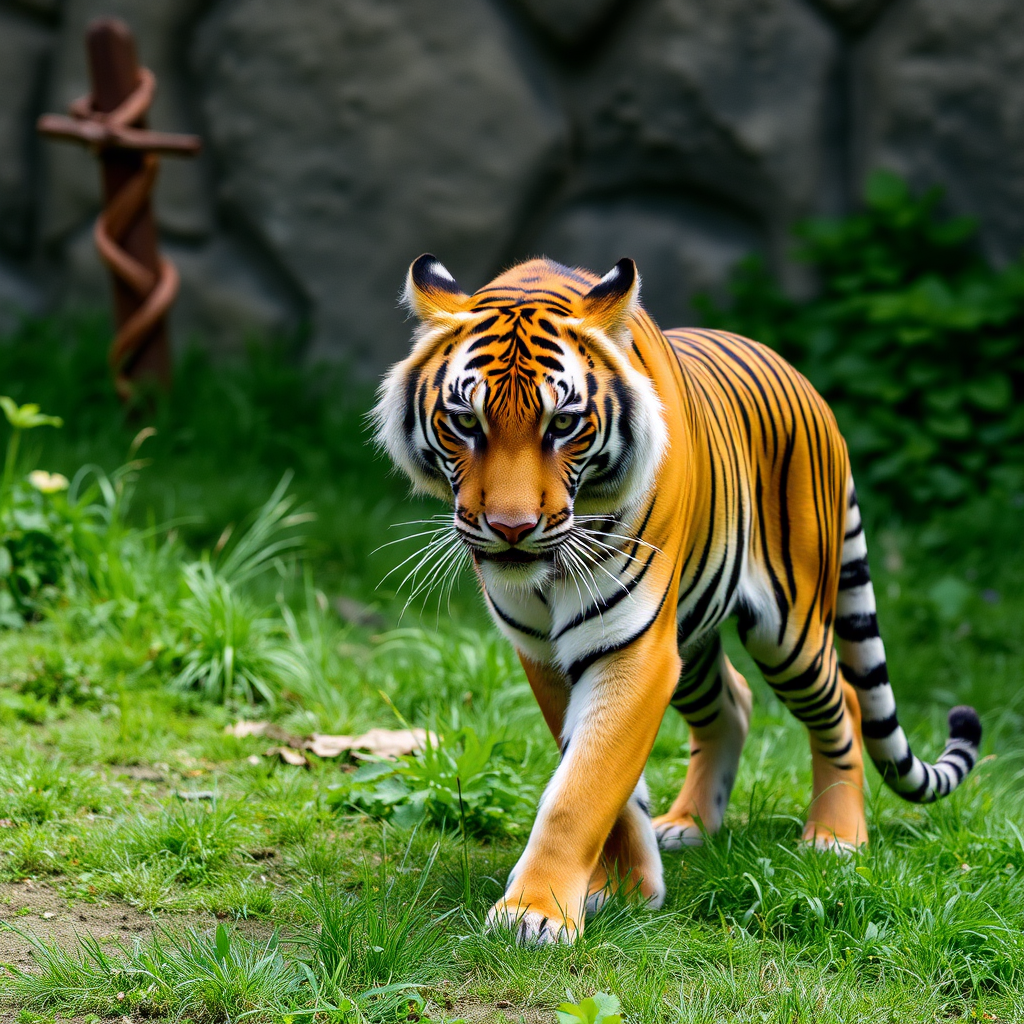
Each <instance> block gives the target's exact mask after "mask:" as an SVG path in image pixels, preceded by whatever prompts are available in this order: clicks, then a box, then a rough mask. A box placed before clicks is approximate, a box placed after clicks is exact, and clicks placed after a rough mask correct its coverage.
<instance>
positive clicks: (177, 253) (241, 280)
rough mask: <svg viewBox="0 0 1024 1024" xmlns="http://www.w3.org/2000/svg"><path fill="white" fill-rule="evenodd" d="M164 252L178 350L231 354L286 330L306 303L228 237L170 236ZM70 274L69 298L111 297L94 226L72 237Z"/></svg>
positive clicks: (78, 301) (70, 301) (74, 302)
mask: <svg viewBox="0 0 1024 1024" xmlns="http://www.w3.org/2000/svg"><path fill="white" fill-rule="evenodd" d="M163 252H164V255H165V256H167V258H168V259H170V260H172V261H173V262H174V265H175V266H176V267H177V268H178V273H179V275H180V277H181V290H180V291H179V293H178V298H177V300H176V302H175V304H174V307H173V309H172V310H171V317H170V327H171V340H172V342H173V344H174V348H175V350H176V351H178V352H181V351H183V350H184V349H186V348H187V347H189V346H192V345H197V346H199V347H202V348H205V349H207V350H208V351H209V352H210V353H211V355H213V356H214V357H215V358H217V359H230V358H232V357H234V356H239V355H241V354H243V353H244V351H245V347H246V345H248V344H250V343H252V342H260V341H265V340H266V339H267V338H268V337H273V336H275V335H287V334H289V333H291V332H293V331H294V329H295V328H296V327H297V326H298V323H299V320H300V316H301V307H300V305H299V303H298V302H297V301H296V298H295V297H294V296H291V295H289V294H287V292H285V291H284V290H283V289H282V288H281V286H280V284H279V283H278V281H277V280H276V279H275V276H274V275H273V273H271V272H268V271H267V269H266V268H264V267H262V266H260V264H259V263H258V262H257V261H254V260H253V258H252V257H251V255H250V254H248V253H247V252H246V250H245V248H244V247H242V246H240V245H239V244H238V243H236V242H234V241H233V240H231V239H230V238H227V237H225V236H220V237H217V238H214V239H213V240H212V241H210V242H207V243H205V244H201V245H195V246H193V245H184V244H173V243H165V244H164V245H163ZM65 273H66V280H65V282H64V288H63V294H64V301H65V303H66V304H67V305H69V306H72V307H74V306H78V307H82V308H88V309H95V308H96V307H98V306H107V305H108V304H109V302H110V278H109V275H108V274H107V271H106V268H105V267H104V266H103V264H102V263H101V262H100V258H99V256H98V255H97V253H96V247H95V245H94V244H93V240H92V230H91V229H90V228H85V229H83V230H82V231H80V232H79V233H78V234H76V235H75V236H74V237H73V238H72V239H71V240H70V241H69V243H68V246H67V252H66V260H65Z"/></svg>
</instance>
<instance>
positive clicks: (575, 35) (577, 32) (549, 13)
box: [518, 0, 620, 45]
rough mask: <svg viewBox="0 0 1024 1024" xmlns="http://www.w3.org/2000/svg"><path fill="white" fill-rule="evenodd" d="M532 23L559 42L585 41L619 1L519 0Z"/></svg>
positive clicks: (569, 43) (570, 43)
mask: <svg viewBox="0 0 1024 1024" xmlns="http://www.w3.org/2000/svg"><path fill="white" fill-rule="evenodd" d="M518 2H519V6H520V7H521V8H522V9H523V10H524V11H525V12H526V14H527V16H528V17H529V18H530V20H531V21H533V22H534V23H535V24H537V25H539V26H540V27H541V28H542V29H543V30H544V31H545V32H546V33H547V34H548V35H549V36H551V37H552V38H553V39H555V40H557V41H558V42H560V43H563V44H568V45H573V44H576V43H579V42H581V41H582V40H584V39H585V38H586V36H587V34H588V33H589V32H591V31H592V30H593V29H594V28H595V27H596V26H597V25H599V24H600V22H601V21H602V19H603V18H605V17H606V16H607V15H608V14H609V13H610V12H611V11H612V10H613V8H615V7H617V6H619V5H620V0H518Z"/></svg>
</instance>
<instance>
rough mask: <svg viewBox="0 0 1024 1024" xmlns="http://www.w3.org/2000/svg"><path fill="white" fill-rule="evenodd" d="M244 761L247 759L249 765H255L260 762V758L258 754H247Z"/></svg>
mask: <svg viewBox="0 0 1024 1024" xmlns="http://www.w3.org/2000/svg"><path fill="white" fill-rule="evenodd" d="M246 761H248V762H249V764H251V765H257V764H259V763H260V758H259V755H258V754H250V755H249V756H248V757H247V758H246Z"/></svg>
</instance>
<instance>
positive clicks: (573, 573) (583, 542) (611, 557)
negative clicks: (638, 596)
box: [555, 516, 659, 625]
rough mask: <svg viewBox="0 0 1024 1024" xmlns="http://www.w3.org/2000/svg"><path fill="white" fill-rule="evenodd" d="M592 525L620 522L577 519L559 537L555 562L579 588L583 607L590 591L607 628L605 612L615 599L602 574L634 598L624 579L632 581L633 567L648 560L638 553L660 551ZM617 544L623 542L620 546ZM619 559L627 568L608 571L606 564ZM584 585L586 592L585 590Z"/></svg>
mask: <svg viewBox="0 0 1024 1024" xmlns="http://www.w3.org/2000/svg"><path fill="white" fill-rule="evenodd" d="M588 522H589V523H594V522H599V523H604V524H610V525H613V526H614V525H617V522H616V520H615V519H613V518H610V517H609V516H577V517H575V519H574V522H573V526H572V528H571V529H569V530H567V531H566V532H565V533H563V534H561V536H559V538H558V544H557V547H555V562H556V565H557V566H558V568H559V571H560V572H561V574H562V575H563V576H564V577H565V578H566V579H567V580H569V582H571V583H572V584H573V585H574V586H575V587H576V592H577V594H578V595H579V599H580V606H581V607H584V606H585V605H586V601H585V600H584V598H583V589H586V591H587V593H588V594H589V596H590V600H591V602H592V603H593V607H594V608H595V609H596V610H597V614H598V616H599V617H600V618H601V623H602V625H604V609H605V608H606V606H607V603H608V601H609V600H610V599H611V597H610V595H609V596H605V594H604V592H603V591H602V588H601V586H600V585H599V583H598V579H599V576H598V574H603V575H602V576H601V577H600V579H601V580H602V582H603V579H604V577H607V578H608V579H609V580H611V582H612V583H613V584H614V585H615V587H617V588H618V589H619V590H621V591H622V592H623V594H624V595H625V596H626V598H631V597H632V592H631V590H630V588H629V587H628V586H627V585H626V583H625V582H624V579H623V577H625V579H630V578H631V577H630V574H629V572H628V570H629V569H631V568H633V567H634V564H635V566H636V567H641V566H642V565H643V564H644V563H645V562H646V561H647V560H648V559H644V558H640V557H638V555H637V552H638V551H639V550H640V548H648V549H650V551H651V552H652V555H651V556H648V557H653V552H656V551H658V550H659V549H658V548H656V547H655V546H654V545H653V544H649V543H647V541H644V540H641V539H640V538H638V537H633V536H631V535H629V534H623V533H611V532H609V531H608V530H606V529H600V528H599V529H591V528H589V527H587V526H586V525H584V524H585V523H588ZM615 541H618V542H619V543H618V544H616V543H615ZM617 559H622V560H623V566H622V568H621V569H620V570H619V572H618V573H617V574H616V573H614V572H612V571H611V570H610V569H609V568H608V565H607V564H606V563H608V562H614V561H615V560H617ZM581 584H582V588H583V589H581ZM605 586H607V584H605ZM613 593H614V591H613Z"/></svg>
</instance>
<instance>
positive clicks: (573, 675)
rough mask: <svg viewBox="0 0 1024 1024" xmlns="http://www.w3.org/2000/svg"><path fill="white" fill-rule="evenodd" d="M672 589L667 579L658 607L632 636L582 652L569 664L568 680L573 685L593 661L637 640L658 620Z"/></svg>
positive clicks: (670, 582)
mask: <svg viewBox="0 0 1024 1024" xmlns="http://www.w3.org/2000/svg"><path fill="white" fill-rule="evenodd" d="M671 589H672V581H671V580H669V584H668V586H667V587H666V588H665V592H664V593H663V594H662V595H661V600H660V601H659V602H658V607H657V608H656V609H655V610H654V614H653V615H652V616H651V617H650V618H649V619H648V620H647V622H645V623H644V625H643V626H642V627H641V628H640V629H638V630H637V631H636V632H635V633H634V634H633V635H632V636H628V637H626V639H625V640H622V641H620V642H619V643H617V644H613V645H612V646H611V647H602V648H598V650H596V651H591V652H590V653H589V654H584V655H583V657H582V658H578V659H577V660H576V661H574V662H573V663H572V664H571V665H570V666H569V670H568V672H566V675H568V677H569V681H570V682H571V683H572V685H573V686H575V685H576V684H577V683H578V682H579V681H580V677H581V676H582V675H583V673H584V672H586V671H587V669H588V668H590V666H591V665H593V664H594V662H595V661H600V659H601V658H606V657H607V656H608V655H610V654H617V653H618V652H619V651H621V650H623V649H625V648H626V647H628V646H629V645H630V644H631V643H633V642H635V641H636V640H639V639H640V637H642V636H643V635H644V633H646V632H647V630H649V629H650V628H651V626H653V625H654V623H655V622H657V621H658V616H659V615H660V614H661V609H662V608H664V606H665V599H666V598H667V597H668V592H669V590H671Z"/></svg>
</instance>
